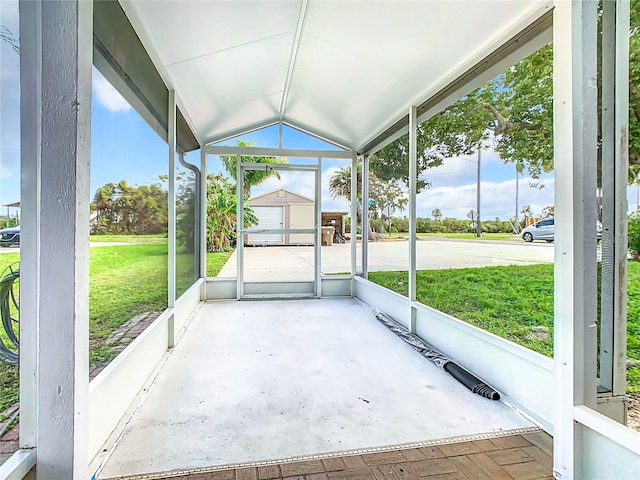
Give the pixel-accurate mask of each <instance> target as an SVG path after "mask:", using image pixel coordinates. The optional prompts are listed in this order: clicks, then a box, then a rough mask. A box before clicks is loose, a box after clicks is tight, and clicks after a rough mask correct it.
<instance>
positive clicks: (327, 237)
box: [322, 227, 336, 247]
mask: <svg viewBox="0 0 640 480" xmlns="http://www.w3.org/2000/svg"><path fill="white" fill-rule="evenodd" d="M335 233H336V229H335V228H334V227H322V245H326V246H328V247H330V246H331V245H333V235H334V234H335Z"/></svg>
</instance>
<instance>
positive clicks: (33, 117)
mask: <svg viewBox="0 0 640 480" xmlns="http://www.w3.org/2000/svg"><path fill="white" fill-rule="evenodd" d="M20 17H21V18H20V27H21V31H20V37H21V41H22V42H21V52H20V55H21V84H20V88H21V114H22V119H21V121H22V132H21V143H22V159H21V166H22V184H21V193H22V198H23V199H24V203H23V207H22V208H23V220H24V222H25V223H24V225H25V227H26V228H25V230H24V231H23V236H22V258H21V261H22V262H23V265H24V270H23V271H22V278H21V280H22V291H21V304H22V306H23V310H22V312H21V313H22V315H21V317H22V320H23V322H25V323H26V325H25V328H24V329H23V330H22V332H23V333H25V335H27V337H26V338H24V339H23V340H24V341H25V347H24V348H25V350H23V351H21V355H22V357H23V365H28V366H29V370H30V371H27V372H24V374H26V375H28V376H29V378H25V379H24V381H23V382H22V386H23V387H24V388H25V391H22V392H21V393H22V395H23V396H22V401H23V402H25V406H26V409H25V413H26V415H25V417H24V421H26V422H27V423H26V427H27V430H26V431H25V437H26V440H27V443H28V444H31V443H32V442H33V440H34V438H33V431H34V430H33V429H34V428H35V432H36V433H35V446H36V448H37V474H36V475H37V478H41V479H51V478H88V477H89V474H88V463H89V458H88V449H87V445H88V437H89V435H88V434H89V431H88V429H89V424H88V409H89V408H88V407H89V198H90V193H91V192H90V185H89V179H90V175H89V168H90V166H89V165H90V152H91V148H90V140H91V63H92V48H93V45H92V40H93V31H92V28H93V23H92V22H93V5H92V2H82V1H69V2H45V1H35V2H26V1H24V2H21V4H20ZM32 188H33V190H32ZM27 315H28V316H27ZM34 334H35V335H36V338H34ZM34 347H35V348H36V349H37V350H36V351H37V353H36V351H34ZM34 354H36V355H37V357H36V365H37V368H36V374H35V378H36V386H37V388H36V394H35V397H32V398H31V399H30V398H27V397H25V396H24V395H25V394H30V395H33V394H34V390H33V380H32V378H33V377H32V376H33V375H34V372H33V366H34V365H33V359H31V360H27V359H26V358H24V357H25V355H34ZM24 374H23V375H24ZM34 400H35V401H36V402H37V413H36V417H37V419H36V422H35V424H34V411H33V405H32V404H30V402H33V401H34ZM29 446H33V445H29Z"/></svg>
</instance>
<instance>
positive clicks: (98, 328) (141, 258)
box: [0, 236, 231, 413]
mask: <svg viewBox="0 0 640 480" xmlns="http://www.w3.org/2000/svg"><path fill="white" fill-rule="evenodd" d="M131 237H133V236H131ZM101 238H103V240H102V241H105V242H111V241H120V240H122V238H123V236H117V239H118V240H113V239H111V238H109V237H108V236H101ZM136 239H137V238H136ZM133 240H134V239H133V238H131V241H132V242H133ZM125 241H127V240H125ZM136 243H137V242H136ZM230 255H231V252H220V253H208V254H207V273H208V275H209V276H216V275H217V274H218V272H219V271H220V269H221V268H222V267H223V266H224V264H225V262H226V261H227V260H228V258H229V256H230ZM19 260H20V254H19V253H17V252H16V253H7V254H2V255H0V272H2V270H4V268H5V267H6V266H7V265H10V264H12V263H15V262H17V261H19ZM192 260H193V256H192V255H189V254H185V253H178V258H177V259H176V265H177V267H178V268H177V269H176V270H177V275H176V276H177V279H176V281H177V284H178V290H179V291H180V289H181V288H182V289H186V288H187V287H188V286H189V285H190V283H191V280H190V279H191V278H192V275H193V266H192V265H193V264H192V263H191V262H192ZM89 271H90V274H89V275H90V280H89V337H90V353H89V356H90V361H91V363H92V364H95V365H101V364H104V363H107V362H108V361H110V360H112V359H113V358H114V357H115V355H116V353H115V352H113V350H112V349H111V348H110V347H109V346H108V345H106V342H105V340H106V339H107V338H108V337H109V335H111V333H112V332H113V331H114V330H116V329H117V328H118V327H119V326H120V325H122V324H123V323H124V322H126V321H127V320H129V319H130V318H132V317H134V316H135V315H137V314H140V313H143V312H147V311H161V310H164V309H165V308H166V307H167V242H166V238H165V239H161V240H160V241H151V242H144V243H142V244H139V245H137V244H132V245H121V246H114V247H100V248H92V249H91V250H90V265H89ZM17 399H18V369H17V368H16V367H9V366H6V365H2V364H0V413H1V412H2V411H3V410H5V409H6V408H7V407H9V406H10V405H12V404H13V403H14V402H15V401H16V400H17Z"/></svg>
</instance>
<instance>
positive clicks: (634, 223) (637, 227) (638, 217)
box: [629, 213, 640, 260]
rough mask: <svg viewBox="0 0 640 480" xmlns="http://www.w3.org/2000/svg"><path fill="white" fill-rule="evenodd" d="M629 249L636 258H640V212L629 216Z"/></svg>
mask: <svg viewBox="0 0 640 480" xmlns="http://www.w3.org/2000/svg"><path fill="white" fill-rule="evenodd" d="M629 251H630V252H631V255H632V256H633V259H634V260H640V214H638V213H634V214H633V215H631V216H629Z"/></svg>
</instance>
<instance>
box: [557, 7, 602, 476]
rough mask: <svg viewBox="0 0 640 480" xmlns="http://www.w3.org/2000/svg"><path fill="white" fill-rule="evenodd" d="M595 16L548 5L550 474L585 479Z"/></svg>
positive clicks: (590, 387)
mask: <svg viewBox="0 0 640 480" xmlns="http://www.w3.org/2000/svg"><path fill="white" fill-rule="evenodd" d="M597 15H598V11H597V2H595V1H586V2H565V1H558V2H556V6H555V9H554V22H553V25H554V58H553V71H554V84H553V101H554V105H553V116H554V132H553V133H554V165H555V178H556V182H555V185H556V187H555V205H556V209H555V218H556V235H555V262H554V265H555V269H554V285H555V288H554V362H555V367H554V370H555V378H556V389H555V391H556V392H557V402H556V407H557V411H556V419H557V421H556V425H555V426H554V472H555V475H556V477H558V478H563V479H572V478H583V477H584V475H583V472H582V438H581V429H580V428H578V427H576V424H575V421H574V406H578V405H585V406H588V407H590V408H593V409H595V408H596V323H597V300H596V299H597V278H596V277H597V275H596V231H595V224H596V218H597V217H596V169H597V168H596V167H597V162H596V154H597V133H598V132H597V81H596V78H597V69H596V65H597V56H596V52H597Z"/></svg>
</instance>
